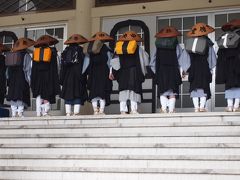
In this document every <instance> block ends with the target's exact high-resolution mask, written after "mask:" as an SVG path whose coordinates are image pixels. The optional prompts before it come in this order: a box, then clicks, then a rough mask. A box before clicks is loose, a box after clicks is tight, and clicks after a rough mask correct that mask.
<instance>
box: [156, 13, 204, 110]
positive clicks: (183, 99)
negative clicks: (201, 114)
mask: <svg viewBox="0 0 240 180" xmlns="http://www.w3.org/2000/svg"><path fill="white" fill-rule="evenodd" d="M199 22H203V23H206V24H208V16H207V15H190V16H177V17H170V18H169V17H168V18H165V17H163V18H162V17H159V18H158V21H157V23H158V24H157V31H158V32H159V31H160V30H161V29H162V28H164V27H166V26H174V27H175V28H177V29H178V30H179V32H181V34H182V36H179V37H178V42H179V43H180V44H182V45H183V43H184V41H185V40H186V37H187V36H186V34H187V32H188V31H190V29H191V28H192V26H193V25H194V24H196V23H199ZM189 86H190V83H189V82H188V80H187V78H186V79H183V83H182V85H181V87H180V92H179V99H177V101H176V108H191V107H193V104H192V101H191V98H190V93H189Z"/></svg>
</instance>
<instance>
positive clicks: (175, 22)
mask: <svg viewBox="0 0 240 180" xmlns="http://www.w3.org/2000/svg"><path fill="white" fill-rule="evenodd" d="M199 22H203V23H206V24H207V23H208V16H201V15H199V16H182V17H172V18H159V19H158V24H157V25H158V26H157V30H158V32H159V31H160V30H161V29H162V28H164V27H166V26H174V27H175V28H177V29H178V30H179V32H181V34H182V36H179V37H178V41H179V43H180V44H183V42H184V41H185V39H186V34H187V32H188V31H190V29H191V27H192V26H193V25H194V24H196V23H199Z"/></svg>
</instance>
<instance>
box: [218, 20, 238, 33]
mask: <svg viewBox="0 0 240 180" xmlns="http://www.w3.org/2000/svg"><path fill="white" fill-rule="evenodd" d="M237 28H240V19H234V20H232V21H230V22H228V23H226V24H224V25H223V26H222V30H223V31H231V30H234V29H237Z"/></svg>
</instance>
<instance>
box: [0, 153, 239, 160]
mask: <svg viewBox="0 0 240 180" xmlns="http://www.w3.org/2000/svg"><path fill="white" fill-rule="evenodd" d="M0 159H8V160H13V159H18V160H20V159H24V160H27V159H31V160H38V159H42V160H194V161H198V160H199V161H240V156H238V155H218V156H214V155H64V154H62V155H57V154H0Z"/></svg>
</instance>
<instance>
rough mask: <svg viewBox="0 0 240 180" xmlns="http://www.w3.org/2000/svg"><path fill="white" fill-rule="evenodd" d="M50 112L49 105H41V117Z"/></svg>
mask: <svg viewBox="0 0 240 180" xmlns="http://www.w3.org/2000/svg"><path fill="white" fill-rule="evenodd" d="M49 110H50V103H49V102H48V103H45V104H43V115H44V116H46V115H47V114H48V112H49Z"/></svg>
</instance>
